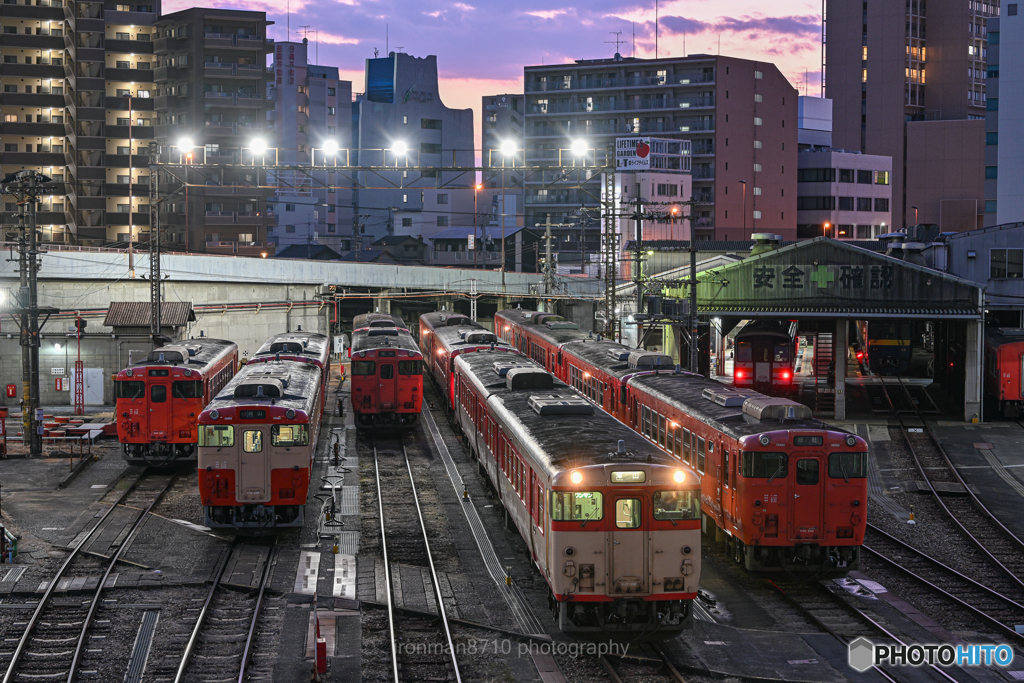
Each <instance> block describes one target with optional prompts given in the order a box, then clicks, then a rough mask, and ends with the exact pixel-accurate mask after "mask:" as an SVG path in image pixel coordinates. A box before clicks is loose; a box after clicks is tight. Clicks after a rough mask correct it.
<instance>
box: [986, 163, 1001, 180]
mask: <svg viewBox="0 0 1024 683" xmlns="http://www.w3.org/2000/svg"><path fill="white" fill-rule="evenodd" d="M998 177H999V167H998V166H986V167H985V179H986V180H995V179H996V178H998Z"/></svg>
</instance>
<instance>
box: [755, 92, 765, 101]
mask: <svg viewBox="0 0 1024 683" xmlns="http://www.w3.org/2000/svg"><path fill="white" fill-rule="evenodd" d="M763 99H764V98H763V97H761V96H760V95H758V94H757V93H754V101H755V102H761V101H762V100H763Z"/></svg>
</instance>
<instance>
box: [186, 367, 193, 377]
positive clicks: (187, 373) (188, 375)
mask: <svg viewBox="0 0 1024 683" xmlns="http://www.w3.org/2000/svg"><path fill="white" fill-rule="evenodd" d="M185 376H186V377H191V376H192V371H191V370H190V369H189V368H185Z"/></svg>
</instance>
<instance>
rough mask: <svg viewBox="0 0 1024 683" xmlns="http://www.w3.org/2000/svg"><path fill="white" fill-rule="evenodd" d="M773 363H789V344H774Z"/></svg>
mask: <svg viewBox="0 0 1024 683" xmlns="http://www.w3.org/2000/svg"><path fill="white" fill-rule="evenodd" d="M775 362H776V363H788V362H789V344H776V345H775Z"/></svg>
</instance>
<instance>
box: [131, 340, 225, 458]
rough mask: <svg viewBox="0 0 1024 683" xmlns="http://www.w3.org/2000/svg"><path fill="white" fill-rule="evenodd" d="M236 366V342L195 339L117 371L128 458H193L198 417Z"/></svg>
mask: <svg viewBox="0 0 1024 683" xmlns="http://www.w3.org/2000/svg"><path fill="white" fill-rule="evenodd" d="M237 367H238V346H237V345H236V344H235V343H234V342H230V341H225V340H223V339H194V340H190V341H185V342H176V343H174V344H170V345H168V346H163V347H161V348H158V349H156V350H154V351H151V352H150V353H149V355H148V356H146V360H144V361H140V362H138V363H135V364H133V365H132V366H131V367H129V368H126V369H124V370H122V371H120V372H119V373H117V377H115V379H114V394H115V397H116V398H115V401H116V403H115V413H114V414H115V415H116V416H117V437H118V440H119V441H120V442H121V452H122V455H123V457H124V459H125V460H126V461H128V462H129V463H131V464H133V465H169V464H173V463H176V462H180V461H190V460H194V458H195V450H196V439H197V426H196V425H197V422H196V420H197V416H198V415H199V413H200V412H202V410H203V408H204V407H205V406H206V404H207V402H209V400H210V398H212V397H213V396H215V395H216V394H217V392H218V391H220V390H221V389H222V388H223V387H224V385H225V384H227V383H228V382H229V381H230V380H231V378H232V377H233V376H234V374H235V368H237Z"/></svg>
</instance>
